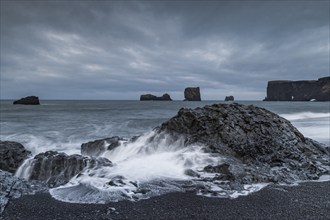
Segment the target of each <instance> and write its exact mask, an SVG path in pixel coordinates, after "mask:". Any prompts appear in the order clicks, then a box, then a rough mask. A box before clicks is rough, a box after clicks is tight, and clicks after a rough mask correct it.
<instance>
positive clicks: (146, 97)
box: [140, 93, 172, 101]
mask: <svg viewBox="0 0 330 220" xmlns="http://www.w3.org/2000/svg"><path fill="white" fill-rule="evenodd" d="M140 101H172V99H171V97H170V95H169V94H167V93H165V94H163V95H162V96H160V97H158V96H155V95H151V94H145V95H141V96H140Z"/></svg>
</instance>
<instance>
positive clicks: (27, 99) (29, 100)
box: [13, 96, 40, 105]
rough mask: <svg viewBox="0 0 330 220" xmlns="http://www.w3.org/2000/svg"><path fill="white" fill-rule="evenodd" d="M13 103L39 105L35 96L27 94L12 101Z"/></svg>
mask: <svg viewBox="0 0 330 220" xmlns="http://www.w3.org/2000/svg"><path fill="white" fill-rule="evenodd" d="M13 104H14V105H40V102H39V98H38V97H37V96H27V97H25V98H21V99H19V100H16V101H14V102H13Z"/></svg>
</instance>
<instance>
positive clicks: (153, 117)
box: [0, 100, 330, 203]
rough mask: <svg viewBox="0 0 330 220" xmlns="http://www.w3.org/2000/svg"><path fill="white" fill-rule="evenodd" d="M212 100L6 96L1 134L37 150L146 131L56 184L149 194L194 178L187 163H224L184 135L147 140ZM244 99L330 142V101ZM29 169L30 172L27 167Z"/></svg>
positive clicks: (58, 193)
mask: <svg viewBox="0 0 330 220" xmlns="http://www.w3.org/2000/svg"><path fill="white" fill-rule="evenodd" d="M214 103H221V102H220V101H202V102H183V101H172V102H161V101H144V102H140V101H88V100H81V101H69V100H66V101H56V100H41V105H40V106H26V105H13V104H12V101H7V100H2V101H1V102H0V104H1V108H0V139H1V140H2V141H5V140H8V141H17V142H19V143H21V144H23V145H24V146H25V147H26V148H27V149H28V150H30V151H31V152H32V154H33V155H36V154H38V153H41V152H45V151H47V150H53V151H59V152H64V153H66V154H80V146H81V144H82V143H86V142H88V141H93V140H96V139H103V138H106V137H111V136H120V137H123V138H127V139H129V138H131V137H133V136H140V137H139V138H138V140H137V141H135V142H134V143H126V144H125V143H122V146H119V147H118V148H116V149H114V150H113V151H111V152H106V153H104V155H102V156H103V157H106V158H108V159H109V160H111V161H112V162H113V163H114V166H113V167H103V168H100V169H97V170H88V171H85V172H89V173H88V175H80V177H76V178H73V179H72V180H71V181H70V182H69V183H68V184H66V185H65V186H61V187H58V188H55V189H52V190H51V194H52V195H53V196H54V197H55V198H57V199H59V200H63V201H68V202H70V201H71V202H92V203H99V202H107V201H117V200H120V199H123V198H132V196H134V195H133V194H134V190H136V183H138V184H139V185H140V186H143V187H144V188H145V189H149V192H150V193H148V194H147V196H153V195H159V194H162V193H166V192H170V191H180V190H181V188H180V187H179V186H178V185H176V182H178V181H187V180H190V179H191V178H192V177H190V176H187V175H185V170H187V169H191V170H196V171H198V170H202V169H203V167H205V166H206V165H210V164H211V165H212V164H213V165H216V164H219V163H221V157H212V155H209V154H207V153H205V152H203V150H202V146H189V147H183V143H182V140H177V141H176V142H174V143H173V142H171V143H168V142H167V141H166V138H163V139H161V140H160V141H158V142H151V143H149V142H147V141H146V140H147V139H148V137H150V136H152V135H154V134H153V131H152V130H153V128H155V127H157V126H159V125H160V124H161V123H163V122H165V121H166V120H168V119H169V118H171V117H173V116H174V115H175V114H176V113H177V112H178V110H179V109H180V108H182V107H185V108H196V107H202V106H204V105H211V104H214ZM223 103H224V102H223ZM238 103H241V104H253V105H256V106H259V107H263V108H266V109H268V110H270V111H272V112H274V113H277V114H279V115H281V116H282V117H284V118H286V119H288V120H289V121H291V123H292V124H293V125H294V126H295V127H297V128H298V130H299V131H300V132H302V133H303V134H304V135H305V136H306V137H309V138H312V139H315V140H317V141H319V142H321V143H323V144H325V145H327V146H330V136H329V135H330V103H329V102H261V101H238ZM28 162H29V161H27V162H26V163H27V164H28ZM24 172H25V174H26V172H27V170H24V171H22V173H24ZM91 172H92V173H93V175H90V174H91ZM25 174H24V175H25ZM24 175H23V176H24ZM205 175H209V174H205ZM89 176H93V177H89ZM118 176H121V177H124V181H125V184H123V186H120V187H118V186H117V187H112V186H109V185H107V184H106V183H107V182H109V179H114V178H117V177H118ZM167 180H170V181H167ZM160 185H161V186H160ZM164 185H165V187H164ZM265 185H266V184H261V185H258V186H247V187H249V190H246V191H241V192H232V193H231V194H230V196H231V197H237V195H244V194H248V193H249V192H252V191H256V190H259V189H260V188H262V187H261V186H265ZM210 187H213V188H214V187H217V186H210ZM219 191H221V189H219ZM140 196H141V198H143V195H140Z"/></svg>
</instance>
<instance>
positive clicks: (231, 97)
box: [225, 95, 234, 101]
mask: <svg viewBox="0 0 330 220" xmlns="http://www.w3.org/2000/svg"><path fill="white" fill-rule="evenodd" d="M225 101H234V96H232V95H230V96H226V98H225Z"/></svg>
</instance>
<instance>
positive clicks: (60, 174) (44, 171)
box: [18, 151, 112, 187]
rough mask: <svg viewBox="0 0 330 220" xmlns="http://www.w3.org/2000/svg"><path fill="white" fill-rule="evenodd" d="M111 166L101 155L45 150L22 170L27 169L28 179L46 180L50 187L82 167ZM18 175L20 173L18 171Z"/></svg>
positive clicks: (67, 178) (62, 181)
mask: <svg viewBox="0 0 330 220" xmlns="http://www.w3.org/2000/svg"><path fill="white" fill-rule="evenodd" d="M100 166H112V163H111V162H110V161H109V160H108V159H106V158H103V157H98V158H90V157H84V156H81V155H78V154H74V155H69V156H68V155H67V154H65V153H58V152H56V151H47V152H45V153H40V154H38V155H36V156H35V157H34V158H33V159H31V160H29V161H27V162H26V163H24V164H23V165H22V170H29V173H30V174H29V176H28V177H27V176H25V178H28V179H30V180H41V181H45V182H47V184H48V185H49V186H50V187H55V186H59V185H63V184H65V183H67V182H68V181H69V180H70V179H71V178H72V177H74V176H76V175H77V174H79V173H80V172H81V171H82V170H83V169H85V168H89V169H93V168H97V167H100ZM18 175H19V176H20V174H19V173H18Z"/></svg>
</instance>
